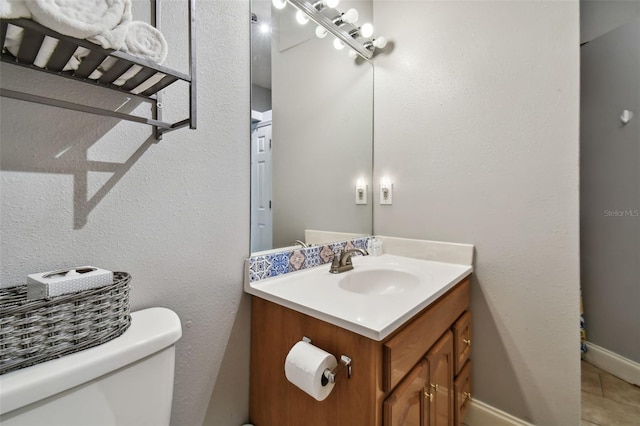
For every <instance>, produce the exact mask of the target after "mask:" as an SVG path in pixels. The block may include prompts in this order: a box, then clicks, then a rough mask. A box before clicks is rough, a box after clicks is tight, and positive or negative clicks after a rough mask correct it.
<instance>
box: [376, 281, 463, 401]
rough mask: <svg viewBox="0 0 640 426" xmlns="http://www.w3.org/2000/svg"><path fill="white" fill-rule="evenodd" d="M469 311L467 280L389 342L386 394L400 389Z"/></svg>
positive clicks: (385, 358) (385, 352)
mask: <svg viewBox="0 0 640 426" xmlns="http://www.w3.org/2000/svg"><path fill="white" fill-rule="evenodd" d="M468 307H469V280H468V279H466V280H464V281H463V282H461V283H460V284H458V285H456V286H455V287H454V288H453V289H452V290H451V291H449V292H448V293H447V294H445V295H444V296H442V297H441V298H440V299H438V300H437V301H435V302H434V303H433V304H432V305H431V306H429V307H428V308H427V309H426V310H425V311H423V312H422V313H420V314H418V315H417V316H416V318H415V319H414V320H413V321H411V322H410V323H409V324H408V325H407V326H406V327H404V328H403V329H402V330H400V331H399V332H398V333H397V334H395V335H394V336H392V337H391V338H390V339H388V340H387V341H386V342H385V343H384V346H383V377H382V379H383V380H382V388H383V391H385V392H388V391H390V390H391V389H393V388H394V387H396V386H397V385H398V383H400V380H402V378H403V377H404V376H405V375H406V374H407V373H408V372H409V371H410V370H411V369H412V368H413V366H414V365H416V364H417V363H418V362H419V361H420V359H421V358H422V357H424V355H425V354H426V353H427V351H428V350H429V348H430V347H431V346H433V344H434V343H436V341H437V340H438V339H439V338H440V336H442V335H443V334H444V333H445V331H447V330H448V329H450V327H451V324H453V323H454V321H455V320H456V318H458V317H459V316H460V315H461V314H462V313H463V312H464V311H465V310H466V309H467V308H468Z"/></svg>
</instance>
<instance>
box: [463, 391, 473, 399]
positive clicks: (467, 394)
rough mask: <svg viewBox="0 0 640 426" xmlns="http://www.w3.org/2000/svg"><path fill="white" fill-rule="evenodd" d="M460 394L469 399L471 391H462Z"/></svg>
mask: <svg viewBox="0 0 640 426" xmlns="http://www.w3.org/2000/svg"><path fill="white" fill-rule="evenodd" d="M462 395H464V397H465V398H467V399H471V392H462Z"/></svg>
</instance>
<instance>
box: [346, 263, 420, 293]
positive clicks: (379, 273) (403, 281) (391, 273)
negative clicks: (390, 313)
mask: <svg viewBox="0 0 640 426" xmlns="http://www.w3.org/2000/svg"><path fill="white" fill-rule="evenodd" d="M338 286H339V287H340V288H341V289H343V290H346V291H350V292H352V293H360V294H372V295H373V294H375V295H377V296H385V295H390V294H398V293H403V292H405V291H412V290H415V289H417V288H418V287H419V286H420V278H419V277H418V276H416V275H414V274H412V273H409V272H405V271H398V270H394V269H382V268H376V269H365V270H362V271H359V270H354V271H352V272H350V273H349V274H348V275H347V274H345V276H344V277H343V278H342V279H341V280H340V282H339V283H338Z"/></svg>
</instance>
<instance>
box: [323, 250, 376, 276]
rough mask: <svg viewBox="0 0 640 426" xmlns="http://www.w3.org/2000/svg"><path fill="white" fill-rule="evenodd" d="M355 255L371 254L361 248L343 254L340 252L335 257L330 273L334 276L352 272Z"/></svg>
mask: <svg viewBox="0 0 640 426" xmlns="http://www.w3.org/2000/svg"><path fill="white" fill-rule="evenodd" d="M353 253H360V254H362V255H363V256H366V255H368V254H369V253H368V252H367V251H366V250H365V249H361V248H354V249H349V250H345V251H343V252H340V251H338V252H337V253H336V254H334V255H333V261H332V262H331V269H329V272H331V273H332V274H339V273H341V272H346V271H350V270H352V269H353V263H352V262H351V255H352V254H353Z"/></svg>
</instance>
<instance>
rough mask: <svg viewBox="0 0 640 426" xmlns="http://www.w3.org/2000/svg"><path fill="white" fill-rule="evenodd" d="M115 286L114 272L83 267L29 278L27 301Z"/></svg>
mask: <svg viewBox="0 0 640 426" xmlns="http://www.w3.org/2000/svg"><path fill="white" fill-rule="evenodd" d="M109 284H113V272H112V271H107V270H104V269H100V268H96V267H95V266H81V267H78V268H72V269H63V270H59V271H50V272H42V273H39V274H31V275H28V276H27V299H44V298H47V297H53V296H62V295H63V294H69V293H76V292H78V291H82V290H90V289H93V288H98V287H104V286H106V285H109Z"/></svg>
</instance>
